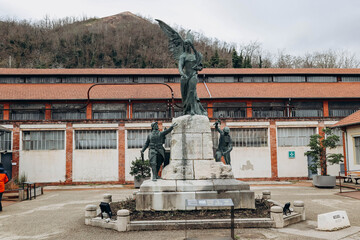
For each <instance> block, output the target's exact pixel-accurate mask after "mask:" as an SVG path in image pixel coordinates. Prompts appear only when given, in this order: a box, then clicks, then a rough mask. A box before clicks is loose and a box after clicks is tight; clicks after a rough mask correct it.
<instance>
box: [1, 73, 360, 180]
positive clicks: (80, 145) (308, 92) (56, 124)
mask: <svg viewBox="0 0 360 240" xmlns="http://www.w3.org/2000/svg"><path fill="white" fill-rule="evenodd" d="M179 81H180V76H179V74H178V71H177V69H0V125H1V126H3V127H5V128H8V129H10V130H11V132H10V133H5V134H3V135H2V136H0V146H1V148H0V149H1V150H2V151H3V152H5V151H6V154H7V155H9V154H11V157H12V174H13V176H14V177H17V176H19V175H26V176H27V179H28V180H29V181H35V182H41V183H65V184H81V183H89V182H92V183H98V182H99V183H100V182H101V183H104V182H106V183H125V182H132V181H133V178H132V176H130V174H129V172H130V163H131V161H132V160H134V159H135V158H136V157H140V149H141V148H142V146H143V144H144V142H145V140H146V136H147V135H148V134H149V132H150V124H151V122H153V121H155V120H156V121H158V122H159V126H160V128H165V127H168V126H170V125H171V119H172V117H173V116H174V117H177V116H180V115H181V114H182V109H181V94H180V84H179ZM197 91H198V96H199V98H200V99H201V103H202V104H203V106H204V108H205V109H207V112H208V116H209V119H210V121H211V126H212V129H213V143H214V149H215V148H216V146H217V140H218V135H217V133H216V131H215V130H214V126H213V125H212V124H213V123H214V122H215V121H216V120H218V119H220V120H221V127H224V126H228V127H229V128H230V130H231V136H232V139H233V146H234V149H233V151H232V152H231V159H232V167H233V172H234V174H235V177H236V178H239V179H243V180H254V179H257V180H260V179H261V180H264V179H268V180H277V179H307V178H308V177H309V176H311V173H310V172H309V170H308V165H309V162H310V161H311V159H307V157H305V156H304V152H305V151H307V150H308V149H309V148H308V147H307V144H308V142H309V137H310V135H312V134H314V133H322V131H321V129H322V128H324V127H327V126H331V125H333V124H335V123H336V122H337V121H339V120H340V119H342V118H343V117H345V116H347V115H350V114H352V113H353V112H355V111H356V110H357V109H359V108H360V95H359V92H360V69H204V70H203V71H201V74H199V83H198V85H197ZM336 133H337V134H338V135H340V136H341V135H342V132H341V130H336ZM341 139H342V138H341ZM169 143H170V137H168V138H167V140H166V147H169V145H170V144H169ZM334 151H336V152H342V142H341V143H340V144H339V146H338V148H337V149H335V150H334ZM339 170H340V167H339V165H335V166H330V168H329V173H330V174H334V175H335V174H336V175H337V174H338V171H339Z"/></svg>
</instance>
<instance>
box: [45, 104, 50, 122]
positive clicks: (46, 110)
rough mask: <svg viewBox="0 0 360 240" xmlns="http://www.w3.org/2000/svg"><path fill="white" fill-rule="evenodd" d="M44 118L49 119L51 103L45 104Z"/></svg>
mask: <svg viewBox="0 0 360 240" xmlns="http://www.w3.org/2000/svg"><path fill="white" fill-rule="evenodd" d="M45 120H51V104H50V103H46V104H45Z"/></svg>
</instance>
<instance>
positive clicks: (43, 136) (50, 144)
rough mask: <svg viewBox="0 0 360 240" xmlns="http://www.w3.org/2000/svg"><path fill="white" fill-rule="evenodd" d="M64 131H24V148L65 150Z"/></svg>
mask: <svg viewBox="0 0 360 240" xmlns="http://www.w3.org/2000/svg"><path fill="white" fill-rule="evenodd" d="M64 135H65V134H64V131H23V150H63V149H64V145H65V139H64Z"/></svg>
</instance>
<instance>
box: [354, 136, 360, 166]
mask: <svg viewBox="0 0 360 240" xmlns="http://www.w3.org/2000/svg"><path fill="white" fill-rule="evenodd" d="M354 140H355V164H356V165H359V164H360V137H354Z"/></svg>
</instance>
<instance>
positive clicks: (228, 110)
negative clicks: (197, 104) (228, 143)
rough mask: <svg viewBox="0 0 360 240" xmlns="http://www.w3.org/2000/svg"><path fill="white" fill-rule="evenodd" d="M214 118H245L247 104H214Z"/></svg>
mask: <svg viewBox="0 0 360 240" xmlns="http://www.w3.org/2000/svg"><path fill="white" fill-rule="evenodd" d="M213 114H214V118H245V117H246V103H245V102H222V103H217V102H216V103H214V104H213Z"/></svg>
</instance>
